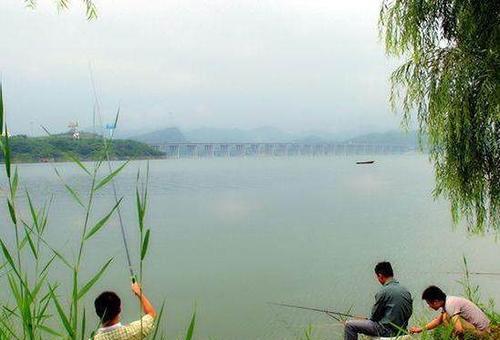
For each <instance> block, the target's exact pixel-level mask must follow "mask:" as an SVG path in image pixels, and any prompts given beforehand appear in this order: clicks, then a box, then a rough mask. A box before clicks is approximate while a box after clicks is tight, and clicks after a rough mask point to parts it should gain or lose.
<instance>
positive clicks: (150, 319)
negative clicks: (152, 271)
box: [93, 283, 156, 340]
mask: <svg viewBox="0 0 500 340" xmlns="http://www.w3.org/2000/svg"><path fill="white" fill-rule="evenodd" d="M132 291H133V292H134V294H135V295H136V296H137V298H138V299H139V301H140V304H141V307H142V310H143V311H144V314H145V315H144V316H143V317H142V318H141V319H140V320H137V321H134V322H131V323H130V324H128V325H122V323H121V322H120V314H121V301H120V298H119V297H118V295H117V294H116V293H114V292H103V293H101V294H100V295H99V296H98V297H97V299H95V301H94V305H95V311H96V314H97V316H99V318H100V320H101V328H99V329H98V330H97V333H96V335H95V336H94V337H93V339H94V340H141V339H144V338H145V337H146V336H148V334H149V333H150V332H151V330H152V329H153V327H154V320H155V317H156V311H155V309H154V307H153V305H152V304H151V302H149V300H148V299H147V298H146V296H145V295H144V294H143V293H142V289H141V287H140V286H139V285H138V284H137V283H133V284H132Z"/></svg>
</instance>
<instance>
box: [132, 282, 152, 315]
mask: <svg viewBox="0 0 500 340" xmlns="http://www.w3.org/2000/svg"><path fill="white" fill-rule="evenodd" d="M132 291H133V292H134V294H135V295H136V296H137V297H138V298H139V301H140V303H141V307H142V310H143V311H144V313H145V314H148V315H151V316H152V317H153V318H154V317H156V310H155V308H154V307H153V305H152V304H151V302H149V300H148V298H147V297H146V296H145V295H144V293H143V292H142V288H141V286H139V284H138V283H137V282H134V283H132Z"/></svg>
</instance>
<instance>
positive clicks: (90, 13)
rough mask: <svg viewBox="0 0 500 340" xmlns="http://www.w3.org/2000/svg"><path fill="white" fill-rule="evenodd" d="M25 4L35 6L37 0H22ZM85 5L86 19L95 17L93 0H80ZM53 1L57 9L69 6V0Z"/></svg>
mask: <svg viewBox="0 0 500 340" xmlns="http://www.w3.org/2000/svg"><path fill="white" fill-rule="evenodd" d="M23 1H24V3H25V4H26V6H28V7H29V8H35V7H36V5H37V2H38V1H37V0H23ZM81 2H83V4H84V6H85V12H86V16H87V19H88V20H93V19H96V18H97V8H96V6H95V4H94V1H93V0H81ZM55 3H56V5H57V7H58V9H59V10H63V9H67V8H68V7H69V3H70V0H55Z"/></svg>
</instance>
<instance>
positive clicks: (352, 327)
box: [344, 262, 413, 340]
mask: <svg viewBox="0 0 500 340" xmlns="http://www.w3.org/2000/svg"><path fill="white" fill-rule="evenodd" d="M375 275H376V276H377V280H378V282H380V284H381V285H382V286H383V287H382V288H381V289H380V291H379V292H378V293H377V294H376V295H375V304H374V305H373V308H372V313H371V316H370V318H369V319H358V320H348V321H347V322H346V323H345V336H344V339H345V340H357V339H358V334H365V335H369V336H384V337H391V336H396V335H400V334H402V333H403V330H406V327H407V326H408V320H409V319H410V317H411V314H412V312H413V300H412V298H411V294H410V292H409V291H408V290H407V289H406V288H404V287H403V286H401V285H400V284H399V282H398V281H396V280H395V279H394V273H393V271H392V266H391V264H390V263H389V262H380V263H378V264H377V265H376V266H375Z"/></svg>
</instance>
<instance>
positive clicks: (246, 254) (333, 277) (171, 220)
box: [0, 154, 500, 339]
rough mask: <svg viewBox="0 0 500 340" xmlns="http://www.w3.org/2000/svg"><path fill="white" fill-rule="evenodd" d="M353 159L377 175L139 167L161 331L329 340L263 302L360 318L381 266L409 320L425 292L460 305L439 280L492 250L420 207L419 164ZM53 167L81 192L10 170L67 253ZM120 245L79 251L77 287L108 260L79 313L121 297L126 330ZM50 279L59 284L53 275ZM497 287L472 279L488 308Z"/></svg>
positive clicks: (67, 173) (127, 205)
mask: <svg viewBox="0 0 500 340" xmlns="http://www.w3.org/2000/svg"><path fill="white" fill-rule="evenodd" d="M366 158H373V159H375V160H376V163H375V164H373V165H364V166H359V165H355V161H356V160H357V159H356V158H353V157H315V158H312V157H291V158H241V159H222V158H217V159H178V160H158V161H151V162H150V185H149V193H150V204H149V211H148V217H147V226H148V227H150V228H151V229H152V233H153V238H152V243H151V251H150V253H149V256H148V259H147V261H146V263H145V267H146V268H145V271H144V275H145V286H146V292H147V294H148V295H149V296H151V297H152V299H153V301H154V302H155V304H156V305H157V306H158V305H159V304H160V303H161V301H162V300H163V299H166V307H167V317H168V326H167V329H168V333H169V334H170V335H172V336H176V335H179V334H180V333H182V332H183V331H184V329H185V327H186V326H187V324H188V321H189V318H190V315H191V313H192V311H193V309H194V308H196V310H197V314H198V320H199V322H198V325H197V331H196V332H197V334H198V338H200V339H207V338H208V337H212V338H217V339H294V338H296V337H297V336H299V335H300V334H301V333H302V332H303V331H304V329H305V328H306V327H307V325H308V324H309V323H311V324H313V326H314V329H315V330H316V332H318V334H323V335H324V337H323V338H329V339H338V338H339V335H338V333H336V332H337V331H338V330H339V329H340V327H338V325H335V324H334V323H332V322H330V320H329V319H328V318H327V317H325V316H323V315H318V314H314V313H308V312H303V311H295V310H287V309H283V308H279V307H273V306H270V305H268V304H267V302H270V301H276V302H288V303H294V304H303V305H308V306H323V307H330V308H334V309H337V310H347V309H351V310H352V311H353V312H355V313H357V314H365V315H366V313H368V311H369V308H370V305H371V304H372V302H373V295H374V293H375V292H376V290H377V289H378V288H379V286H378V284H377V283H376V281H375V280H374V277H373V273H372V268H373V266H374V264H375V263H376V262H378V261H381V260H390V261H391V262H392V263H393V265H394V267H395V270H396V272H397V276H398V278H399V280H400V282H401V283H403V284H404V285H406V286H407V287H408V288H409V289H410V290H411V291H412V293H413V295H414V297H415V300H416V303H415V306H416V309H417V310H418V311H419V313H421V310H422V309H424V308H423V305H422V303H421V301H420V299H419V295H420V292H421V291H422V289H423V288H425V287H426V286H427V285H429V284H438V285H440V286H442V287H443V288H444V289H445V290H447V291H448V292H449V293H454V294H459V293H460V287H459V285H458V284H457V282H456V281H457V280H458V279H459V278H460V276H458V275H453V274H447V272H449V271H460V270H461V258H462V255H466V256H467V257H468V259H469V262H470V263H471V267H472V269H473V270H478V271H491V272H495V271H496V272H500V265H499V261H498V255H499V251H500V250H499V249H500V248H499V245H498V244H497V243H495V242H494V241H493V240H492V238H487V237H486V238H484V237H483V238H477V237H468V236H467V235H465V234H464V233H463V232H462V231H460V230H458V231H453V230H452V224H451V219H450V214H449V204H448V203H447V202H446V201H444V200H440V201H435V200H433V199H432V195H431V192H432V189H433V186H434V179H433V172H432V167H431V165H430V164H429V163H428V162H427V158H426V156H423V155H415V154H410V155H400V156H397V155H386V156H380V155H374V156H368V157H366ZM89 165H90V164H89ZM114 166H116V164H115V165H114ZM54 167H57V168H58V169H59V170H60V172H61V173H62V176H63V177H64V178H65V180H66V181H67V182H68V183H69V184H71V185H72V186H74V187H75V188H76V189H77V190H78V191H79V192H81V193H82V195H83V194H85V193H86V191H87V190H88V189H87V188H88V184H89V182H88V179H87V178H86V177H85V175H84V174H83V172H82V171H81V170H80V169H79V168H78V167H77V166H75V165H74V164H70V163H58V164H27V165H20V166H19V171H20V175H21V178H22V187H24V186H25V187H26V188H27V189H28V190H29V191H30V192H31V193H32V195H33V196H34V199H35V200H36V201H37V202H42V200H43V199H46V198H47V197H49V196H50V195H54V202H53V205H52V209H51V214H50V227H49V228H50V230H49V231H48V239H50V240H51V242H53V244H55V245H58V246H59V247H62V248H63V249H64V251H65V253H66V254H73V253H74V252H75V247H74V244H75V242H76V240H77V239H78V236H79V232H80V226H81V223H82V221H83V214H82V211H81V210H79V209H78V207H77V205H76V204H74V202H72V201H71V199H70V197H69V195H68V194H67V193H66V192H65V189H64V188H63V186H62V185H61V183H60V181H59V180H58V179H57V177H56V175H55V174H54V171H53V168H54ZM139 168H141V169H142V171H143V172H144V170H145V168H146V163H145V162H142V161H136V162H131V163H130V164H129V165H128V166H127V168H126V169H125V170H124V171H123V173H122V174H121V175H120V177H119V178H118V181H117V185H118V190H119V193H120V195H123V196H124V203H123V208H124V209H123V214H124V218H125V223H126V228H127V233H128V237H129V239H130V243H131V248H132V253H133V256H134V258H137V248H138V244H137V224H136V214H135V202H134V199H135V181H136V174H137V171H138V169H139ZM4 184H5V178H4V177H2V182H0V185H1V186H2V187H4ZM113 203H114V202H113V196H112V192H111V190H109V188H108V189H105V190H103V191H102V192H100V193H99V194H98V196H97V198H96V205H95V209H96V210H95V211H96V213H95V215H94V217H95V219H97V217H98V216H101V215H102V214H103V213H104V212H105V211H106V209H109V208H111V207H112V206H113ZM1 209H2V210H0V212H1V214H2V215H1V223H2V225H4V224H6V221H7V219H6V215H5V214H6V213H5V207H2V208H1ZM2 229H4V228H2ZM120 237H121V236H120V233H119V226H118V224H117V221H116V220H114V221H113V222H112V223H110V224H109V225H108V226H107V227H106V229H105V230H104V231H103V232H101V233H99V234H98V235H97V236H96V237H95V238H94V239H93V240H92V241H91V243H90V244H89V248H87V250H86V253H85V256H86V261H85V264H84V268H83V271H84V272H85V273H88V275H90V273H92V272H95V271H96V270H97V268H98V267H99V266H100V265H101V264H102V263H104V262H105V261H106V259H108V258H109V257H115V264H114V266H113V268H112V269H111V270H110V271H109V272H108V274H107V276H106V277H105V278H104V279H103V281H102V282H100V283H99V286H97V287H96V288H95V289H93V291H92V292H91V295H90V296H89V299H88V301H87V304H88V306H89V308H91V306H92V299H91V298H93V296H95V295H96V294H98V292H99V291H100V290H102V289H113V290H116V291H117V292H118V293H119V294H120V295H121V296H122V298H123V302H124V307H125V311H124V314H125V315H124V318H125V319H132V318H133V317H134V313H135V311H136V308H137V306H136V304H135V303H132V302H133V301H134V300H133V298H132V295H131V294H130V293H129V290H128V272H127V267H126V263H125V257H124V252H123V248H122V241H121V238H120ZM55 275H56V276H57V277H58V278H59V279H60V280H61V281H69V279H70V274H69V273H67V272H64V271H62V270H60V269H57V271H56V273H55ZM498 280H499V278H498V276H497V277H494V276H492V277H490V276H480V277H477V282H478V283H480V284H481V286H482V289H483V295H484V296H491V297H493V298H495V299H496V300H497V301H499V302H500V291H499V290H498V288H497V287H498Z"/></svg>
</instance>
